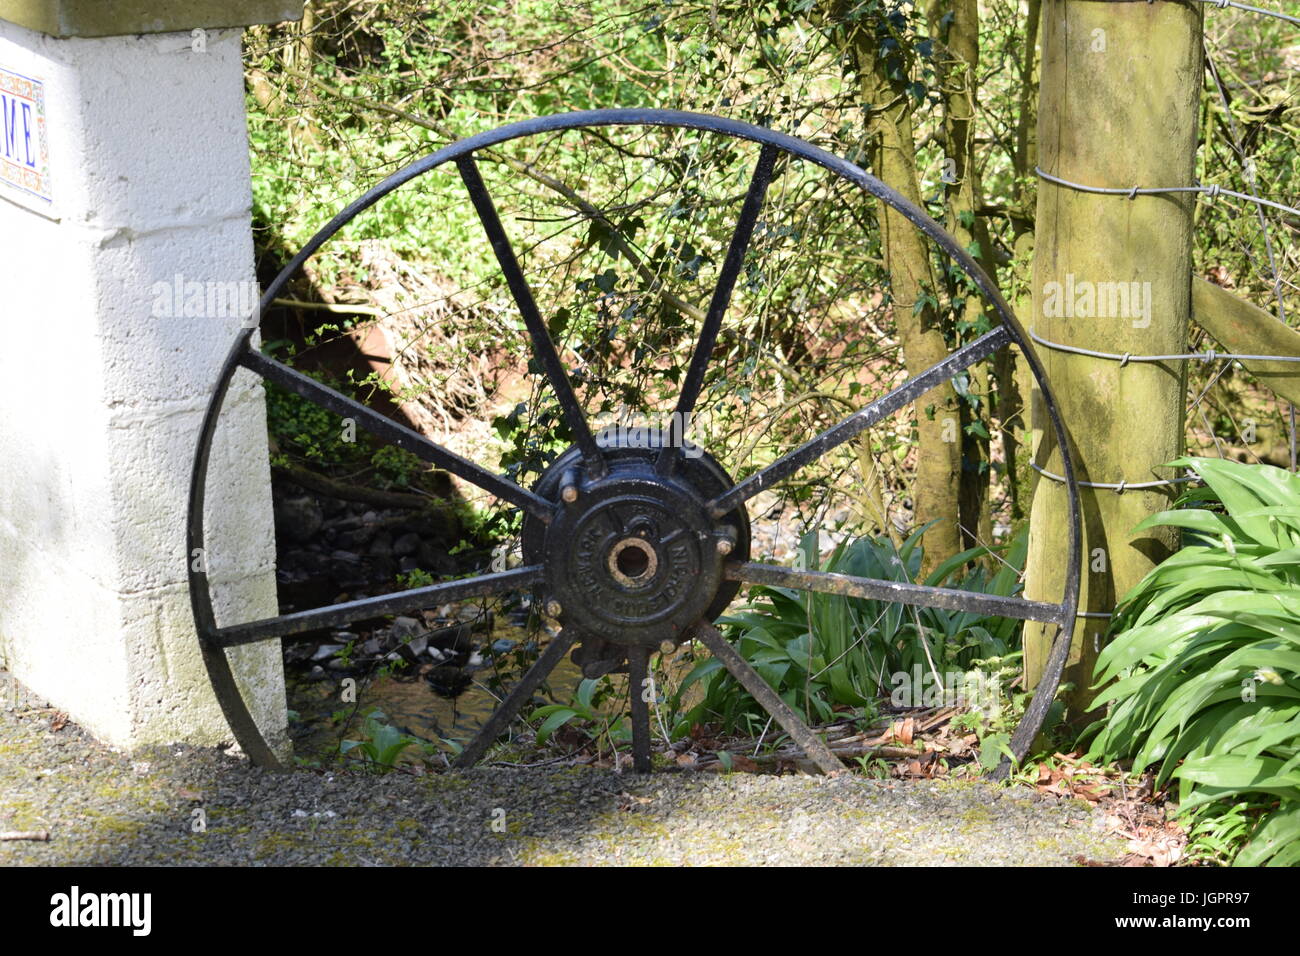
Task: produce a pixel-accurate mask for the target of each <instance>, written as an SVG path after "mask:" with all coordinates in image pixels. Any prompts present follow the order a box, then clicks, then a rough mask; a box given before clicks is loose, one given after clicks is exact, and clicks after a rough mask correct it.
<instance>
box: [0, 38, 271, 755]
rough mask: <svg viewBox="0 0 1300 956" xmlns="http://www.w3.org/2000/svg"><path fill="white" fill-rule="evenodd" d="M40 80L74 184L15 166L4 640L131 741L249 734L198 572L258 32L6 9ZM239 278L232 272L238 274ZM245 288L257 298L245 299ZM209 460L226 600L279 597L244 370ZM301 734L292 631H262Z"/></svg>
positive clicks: (0, 482) (6, 299)
mask: <svg viewBox="0 0 1300 956" xmlns="http://www.w3.org/2000/svg"><path fill="white" fill-rule="evenodd" d="M0 67H2V68H4V69H7V70H10V71H13V72H15V73H19V74H22V75H23V76H26V77H29V78H33V79H37V80H39V81H40V82H41V83H42V84H43V87H44V109H45V113H46V132H47V137H48V142H47V145H48V154H49V163H50V173H51V174H50V181H51V182H52V184H53V185H52V190H53V200H52V201H47V200H45V199H42V198H40V197H37V196H33V195H30V194H25V193H20V192H18V191H17V190H15V189H13V188H12V187H10V186H9V185H7V184H4V183H0V284H3V290H2V291H0V303H2V304H0V310H2V311H0V323H3V328H4V332H5V335H6V341H7V342H8V343H9V344H8V345H7V346H6V347H5V348H3V349H0V412H2V414H0V660H3V661H4V662H5V663H6V664H7V666H8V667H9V668H10V669H11V670H13V671H14V672H15V673H16V674H18V675H19V676H20V678H21V679H22V680H23V681H24V682H25V683H26V684H27V685H28V686H30V687H33V688H35V689H37V690H38V691H39V692H40V693H41V694H42V695H44V696H45V697H47V698H48V699H50V700H51V701H54V702H55V703H56V704H57V706H58V707H60V708H61V709H63V710H65V711H67V712H69V713H70V714H72V715H74V717H75V718H76V719H77V720H78V721H79V722H80V723H81V724H83V725H84V726H85V727H86V728H87V729H89V730H90V731H91V732H93V733H95V734H96V735H98V736H99V737H101V738H102V739H104V740H107V741H110V742H112V743H114V744H116V745H120V746H124V747H138V746H144V745H148V744H156V743H165V742H169V741H173V740H183V741H188V742H190V743H195V744H216V743H219V742H221V741H223V740H226V739H229V731H228V729H227V728H226V726H225V722H224V720H223V718H222V717H221V715H220V712H219V709H218V707H217V705H216V702H215V700H214V699H213V696H212V693H211V690H210V688H209V685H208V681H207V677H206V673H205V670H204V668H203V665H202V661H201V657H200V654H199V649H198V645H197V641H196V639H195V635H194V630H193V624H192V621H191V618H190V611H189V599H188V591H187V588H186V577H185V576H186V561H187V556H186V554H185V534H184V527H185V506H186V500H187V492H188V482H189V470H190V462H191V460H192V456H193V452H194V444H195V440H196V434H197V431H198V428H199V422H200V419H201V417H202V414H203V411H204V408H205V405H206V402H207V396H208V394H209V392H210V390H211V387H212V383H213V381H214V380H215V378H216V374H217V370H218V368H219V366H220V364H221V361H222V359H223V358H224V355H225V353H226V351H227V349H228V348H229V344H230V342H231V341H233V339H234V336H235V334H236V332H237V331H238V329H239V328H240V327H241V326H242V325H243V323H244V322H245V321H246V318H245V316H243V315H241V314H237V312H236V310H234V309H231V308H228V307H227V306H229V305H230V303H228V302H223V301H221V300H219V299H215V298H214V299H213V300H211V302H210V300H209V299H208V298H207V296H206V295H204V294H199V295H198V296H197V297H191V296H188V295H182V296H180V297H177V296H176V295H175V294H174V292H175V289H176V288H177V282H178V278H177V277H180V278H179V283H180V284H179V288H180V289H181V291H182V292H186V290H194V289H198V290H201V293H202V291H203V290H206V289H208V288H211V287H216V288H221V289H225V288H228V287H233V288H235V289H241V290H242V289H251V290H252V291H255V289H256V286H255V283H254V274H253V249H252V233H251V222H250V209H251V191H250V185H249V167H248V151H247V134H246V129H245V121H244V92H243V73H242V67H241V62H240V34H239V32H238V31H235V30H225V31H213V32H211V33H210V34H209V35H208V36H207V38H206V41H205V44H204V45H203V48H202V51H201V52H200V51H196V50H195V48H194V46H193V44H192V39H191V37H190V36H189V34H163V35H157V36H146V37H110V38H104V39H93V40H92V39H68V40H59V39H53V38H51V37H48V36H45V35H43V34H39V33H35V32H32V31H30V30H26V29H23V28H21V27H17V26H14V25H12V24H9V23H5V22H3V21H0ZM218 284H219V285H218ZM245 297H246V298H247V296H245ZM219 435H220V440H219V444H218V447H217V448H216V449H215V452H214V456H213V468H214V475H213V477H212V478H211V479H210V480H209V487H210V489H211V494H210V498H209V505H210V515H209V522H210V524H211V525H213V527H212V536H211V539H210V540H211V553H210V555H209V567H210V569H211V570H212V572H213V574H214V576H215V577H216V578H217V579H219V580H220V582H221V583H220V584H218V586H217V588H216V594H217V599H218V601H219V602H220V604H221V613H222V614H223V615H224V619H225V620H247V619H250V618H253V617H260V616H264V615H267V614H273V613H274V612H275V610H276V602H275V582H274V575H273V570H272V569H273V562H274V547H273V540H274V539H273V537H272V520H271V507H270V505H271V498H270V487H269V474H268V468H267V454H266V433H265V418H264V411H263V404H262V395H261V388H260V385H259V384H258V383H256V381H255V380H253V379H252V378H251V376H249V377H247V378H241V379H240V380H238V381H237V384H236V387H235V388H234V390H233V393H232V396H231V398H230V400H229V401H228V408H227V411H226V413H225V416H224V421H223V424H222V427H221V428H220V430H219ZM237 657H238V673H240V674H241V675H242V678H243V680H244V681H245V683H246V686H247V689H248V697H249V699H250V700H251V701H252V702H253V706H254V712H255V713H256V714H257V715H258V717H259V719H260V720H261V721H262V723H263V726H264V727H265V729H266V732H267V734H269V735H270V737H271V738H272V739H273V740H278V741H279V742H280V745H281V746H283V742H284V728H285V705H284V694H283V675H282V673H281V666H280V661H279V655H278V648H277V646H276V642H270V643H267V644H264V645H261V646H255V647H249V648H244V649H241V650H240V652H239V654H238V655H237Z"/></svg>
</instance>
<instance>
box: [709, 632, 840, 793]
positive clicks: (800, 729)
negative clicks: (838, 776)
mask: <svg viewBox="0 0 1300 956" xmlns="http://www.w3.org/2000/svg"><path fill="white" fill-rule="evenodd" d="M691 636H692V637H696V638H699V640H700V641H701V642H702V643H703V644H704V646H705V647H707V648H708V649H709V653H710V654H712V655H713V656H714V657H716V658H717V659H718V660H720V661H722V666H723V667H725V668H726V669H727V670H728V671H730V672H731V676H732V677H734V678H736V680H738V681H739V682H740V684H741V686H742V687H744V688H745V690H747V691H749V694H750V696H751V697H753V698H754V700H756V701H758V702H759V703H760V704H762V705H763V709H764V710H766V711H767V712H768V713H769V714H771V715H772V717H773V719H774V720H775V721H776V722H777V723H778V724H780V725H781V727H782V729H783V730H785V732H786V733H787V734H789V735H790V737H791V739H792V740H794V742H795V743H796V744H798V745H799V746H800V747H801V748H803V752H804V756H806V757H807V758H808V759H809V760H811V761H812V762H813V763H815V764H816V765H817V768H818V769H819V770H821V772H822V773H837V772H839V771H840V770H843V769H844V767H843V766H842V765H841V764H840V761H839V758H838V757H836V756H835V754H833V753H831V750H830V748H829V747H827V746H826V744H825V743H824V742H823V741H822V739H821V738H820V737H818V736H817V735H816V734H815V733H813V731H812V728H811V727H809V726H808V725H807V724H805V723H804V722H803V720H801V719H800V717H799V715H798V714H796V713H795V712H794V711H793V710H791V709H790V706H789V705H788V704H787V703H786V702H785V701H783V700H782V699H781V698H780V697H779V696H778V695H777V693H776V691H774V690H773V689H772V688H771V687H769V686H768V685H767V682H766V681H764V680H763V678H761V677H759V676H758V672H757V671H755V670H754V668H752V667H750V666H749V662H748V661H747V660H745V659H744V658H743V657H741V656H740V653H739V652H738V651H737V650H736V649H735V648H734V647H732V646H731V645H730V644H728V643H727V639H726V638H725V637H723V636H722V632H721V631H719V630H718V629H717V628H716V627H714V626H713V625H712V624H710V623H708V622H707V621H701V622H700V623H698V624H697V625H695V630H694V631H693V632H692V634H691Z"/></svg>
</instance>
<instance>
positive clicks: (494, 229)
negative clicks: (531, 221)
mask: <svg viewBox="0 0 1300 956" xmlns="http://www.w3.org/2000/svg"><path fill="white" fill-rule="evenodd" d="M456 166H457V168H459V169H460V178H461V179H462V180H464V182H465V188H466V189H467V190H469V198H470V201H471V202H473V203H474V209H475V210H476V211H477V212H478V217H479V220H480V221H481V222H482V223H483V230H484V231H485V232H486V233H487V237H488V242H490V243H491V244H492V251H493V252H494V253H496V257H497V262H498V263H499V264H500V265H501V271H502V272H503V273H504V274H505V277H506V285H507V286H509V287H510V294H511V295H512V296H514V299H515V304H516V305H517V306H519V313H520V315H522V316H523V319H524V325H525V327H526V328H527V329H528V337H529V338H530V339H531V340H532V345H533V354H534V355H535V356H536V357H537V361H538V362H539V363H540V364H541V366H542V370H543V371H544V372H545V373H546V378H547V381H549V382H550V383H551V388H552V389H553V390H554V391H555V397H556V398H557V399H558V400H559V402H560V410H561V411H562V412H563V413H564V421H565V424H567V425H568V426H569V430H570V431H572V432H573V440H574V443H575V444H576V445H577V446H578V449H579V450H580V451H581V452H582V460H583V462H584V463H585V464H586V466H587V471H588V473H589V474H590V475H591V476H592V477H593V478H603V477H604V476H605V472H606V466H605V456H604V455H603V454H601V451H600V446H598V445H597V444H596V438H595V436H594V435H593V434H592V433H591V427H590V426H589V425H588V424H587V416H586V415H584V414H583V412H582V406H581V405H579V404H578V396H577V395H575V394H574V392H573V383H572V382H570V381H569V375H568V373H567V372H565V370H564V363H563V362H561V361H560V355H559V353H558V352H557V351H556V350H555V343H554V342H552V341H551V333H550V332H548V331H547V329H546V323H545V322H543V321H542V313H541V312H540V311H539V310H538V308H537V302H536V300H534V299H533V293H532V290H531V289H529V288H528V280H527V279H525V278H524V273H523V270H522V269H521V268H520V267H519V260H518V259H516V258H515V253H514V249H512V248H511V246H510V240H509V239H508V238H506V230H505V227H504V226H502V225H501V218H500V217H499V216H498V215H497V210H496V206H495V205H494V204H493V203H492V197H491V195H489V194H488V190H487V185H486V184H485V183H484V182H483V177H482V175H480V173H479V171H478V164H477V163H476V162H474V157H473V156H472V155H470V156H464V157H462V158H460V159H458V160H456Z"/></svg>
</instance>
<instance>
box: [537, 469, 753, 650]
mask: <svg viewBox="0 0 1300 956" xmlns="http://www.w3.org/2000/svg"><path fill="white" fill-rule="evenodd" d="M604 451H605V455H606V457H607V460H608V463H609V469H608V474H606V475H605V476H604V477H602V478H598V479H589V478H586V477H584V476H583V473H582V464H581V454H580V452H579V450H578V449H576V448H573V449H570V450H569V451H567V452H565V454H563V455H561V456H560V458H559V459H557V460H556V462H555V463H554V464H552V465H551V466H550V467H549V468H548V469H547V470H546V472H545V473H544V474H543V475H542V478H541V479H540V480H539V481H538V483H537V486H536V488H535V490H536V492H537V494H539V495H540V496H542V497H543V498H547V499H550V500H553V501H555V502H556V503H557V510H556V512H555V517H554V519H553V520H552V521H551V522H550V524H549V525H543V524H542V523H541V522H540V521H537V520H535V519H532V518H531V517H530V518H527V519H525V522H524V533H523V542H524V561H525V562H526V563H529V564H533V563H537V564H541V565H543V566H544V567H545V569H546V570H545V583H544V585H543V588H542V594H541V595H540V596H541V601H540V606H542V607H545V608H547V610H548V613H552V614H553V616H555V617H558V618H559V619H560V620H561V621H562V622H563V624H564V626H565V627H566V628H574V629H576V631H577V633H578V635H579V637H578V640H579V641H584V643H594V642H605V643H608V644H611V645H616V646H618V647H619V648H621V649H626V648H627V647H629V646H643V647H652V648H658V647H660V645H661V644H663V642H664V641H671V642H676V641H678V640H679V639H680V638H681V637H682V634H683V632H685V631H686V630H687V629H688V628H689V627H691V626H692V625H694V624H695V623H696V622H698V621H699V620H701V619H702V618H703V619H707V620H713V619H714V618H716V617H717V616H718V615H720V614H721V613H722V612H723V611H724V610H725V609H726V607H727V604H729V603H730V601H731V599H732V598H733V597H734V596H735V594H736V591H737V589H738V587H739V585H738V584H737V583H736V582H729V581H725V580H724V577H723V562H724V560H726V559H727V558H728V557H731V556H734V557H736V558H739V559H741V560H744V559H745V558H746V557H747V556H748V554H749V522H748V519H747V518H746V516H745V511H744V508H738V509H736V510H735V511H733V512H731V513H729V514H727V515H726V516H724V517H723V518H721V519H714V518H711V517H710V516H709V513H708V508H707V504H706V503H707V502H708V501H710V500H711V499H713V498H715V497H717V496H718V495H720V494H722V493H723V492H724V491H726V490H727V489H728V488H730V487H731V485H732V483H731V479H730V478H729V477H728V476H727V474H726V472H725V471H724V470H723V469H722V467H721V466H720V465H719V464H718V463H717V461H715V460H714V459H713V458H712V457H711V456H708V455H706V454H704V453H703V452H701V453H700V454H699V455H698V456H696V457H692V458H687V459H683V460H681V461H680V462H679V463H678V465H677V467H676V468H675V469H673V471H672V473H671V474H668V475H663V474H660V473H659V472H657V471H656V459H657V457H658V449H657V448H639V447H630V446H627V445H625V444H612V445H606V447H605V448H604Z"/></svg>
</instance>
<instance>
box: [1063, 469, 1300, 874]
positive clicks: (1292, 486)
mask: <svg viewBox="0 0 1300 956" xmlns="http://www.w3.org/2000/svg"><path fill="white" fill-rule="evenodd" d="M1172 466H1177V467H1186V468H1191V469H1193V470H1194V471H1195V472H1196V473H1197V474H1198V475H1199V476H1200V477H1201V478H1202V480H1203V481H1204V482H1205V484H1206V488H1204V489H1195V490H1192V491H1189V492H1188V493H1187V494H1185V495H1184V496H1183V498H1182V499H1180V501H1179V504H1180V505H1181V506H1183V507H1182V508H1180V509H1179V510H1176V511H1166V512H1162V513H1160V514H1157V515H1154V516H1153V517H1151V518H1150V519H1148V520H1147V521H1145V522H1143V523H1142V525H1140V526H1139V528H1138V529H1136V530H1142V529H1143V528H1148V527H1152V526H1155V525H1171V526H1175V527H1181V528H1184V529H1187V530H1188V531H1189V532H1191V535H1190V536H1189V538H1190V540H1189V541H1188V542H1187V543H1186V545H1185V546H1184V547H1183V548H1182V550H1180V551H1179V552H1178V553H1177V554H1175V555H1173V556H1172V557H1171V558H1169V559H1168V560H1166V561H1165V562H1163V563H1162V564H1160V565H1159V566H1158V567H1156V568H1154V569H1153V570H1152V571H1151V572H1150V573H1149V574H1148V575H1147V576H1146V577H1145V578H1144V579H1143V580H1142V581H1141V582H1140V583H1139V584H1138V585H1137V587H1135V588H1134V589H1133V590H1132V591H1131V592H1130V593H1129V594H1128V595H1126V596H1125V598H1124V601H1123V603H1122V604H1121V605H1120V607H1119V609H1118V610H1117V612H1116V615H1115V619H1114V624H1113V627H1112V633H1113V634H1114V637H1113V639H1112V641H1111V643H1110V644H1109V645H1108V646H1107V647H1106V648H1105V650H1103V651H1102V653H1101V656H1100V658H1099V659H1098V661H1097V669H1096V678H1097V682H1098V685H1099V686H1102V687H1103V688H1104V689H1103V690H1102V692H1101V694H1100V696H1099V697H1098V703H1103V704H1109V705H1110V709H1109V714H1108V716H1107V717H1106V718H1105V719H1103V720H1102V721H1099V722H1098V723H1096V724H1094V725H1093V727H1091V728H1089V733H1095V734H1096V737H1095V739H1094V740H1093V743H1092V750H1091V754H1090V756H1092V757H1094V758H1101V759H1107V760H1121V759H1124V760H1128V759H1131V760H1132V761H1133V763H1134V765H1135V766H1136V767H1154V768H1156V782H1157V785H1158V786H1160V785H1163V784H1165V783H1166V782H1170V781H1172V782H1175V783H1176V785H1177V793H1176V795H1177V799H1178V803H1179V809H1180V812H1182V813H1183V814H1185V815H1186V816H1187V817H1188V818H1189V820H1190V827H1189V832H1190V834H1191V836H1192V839H1193V840H1194V841H1195V840H1198V839H1199V840H1203V841H1204V842H1205V844H1206V846H1208V847H1209V850H1210V851H1211V852H1212V853H1213V854H1216V855H1218V856H1226V857H1232V856H1235V862H1236V863H1238V864H1243V865H1263V864H1267V865H1282V866H1286V865H1293V864H1295V863H1296V862H1297V861H1300V826H1298V825H1297V823H1300V547H1297V545H1298V544H1300V476H1296V475H1293V474H1291V473H1289V472H1286V471H1284V470H1282V469H1280V468H1274V467H1271V466H1268V465H1246V464H1241V463H1239V462H1235V461H1225V460H1213V459H1197V458H1187V459H1180V460H1179V461H1176V462H1173V463H1172ZM1193 505H1195V506H1196V507H1191V506H1193Z"/></svg>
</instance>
